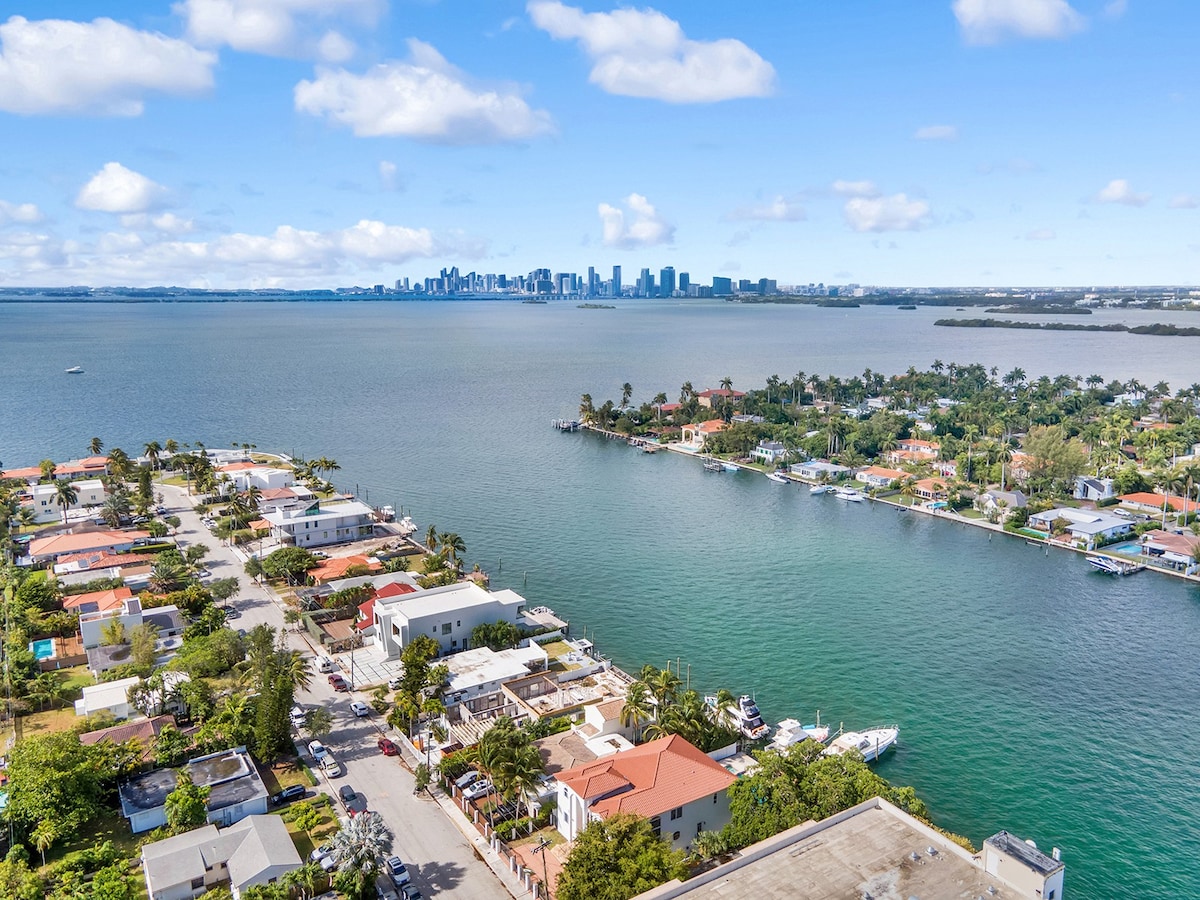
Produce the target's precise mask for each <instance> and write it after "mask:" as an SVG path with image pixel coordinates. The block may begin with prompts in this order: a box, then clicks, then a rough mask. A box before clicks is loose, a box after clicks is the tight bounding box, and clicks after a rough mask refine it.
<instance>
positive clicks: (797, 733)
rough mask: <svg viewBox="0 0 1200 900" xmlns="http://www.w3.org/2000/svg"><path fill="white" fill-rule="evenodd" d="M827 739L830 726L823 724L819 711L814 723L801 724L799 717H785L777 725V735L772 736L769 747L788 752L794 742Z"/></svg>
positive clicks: (823, 740) (780, 751)
mask: <svg viewBox="0 0 1200 900" xmlns="http://www.w3.org/2000/svg"><path fill="white" fill-rule="evenodd" d="M827 740H829V726H828V725H822V724H821V714H820V713H819V712H818V713H817V721H816V724H814V725H801V724H800V720H799V719H784V720H783V721H782V722H780V723H779V724H778V725H776V726H775V736H774V737H773V738H771V743H769V744H768V745H767V749H768V750H775V751H778V752H779V753H786V752H787V750H788V748H789V747H791V746H792V745H794V744H801V743H803V742H804V741H816V742H817V743H819V744H823V743H825V742H826V741H827Z"/></svg>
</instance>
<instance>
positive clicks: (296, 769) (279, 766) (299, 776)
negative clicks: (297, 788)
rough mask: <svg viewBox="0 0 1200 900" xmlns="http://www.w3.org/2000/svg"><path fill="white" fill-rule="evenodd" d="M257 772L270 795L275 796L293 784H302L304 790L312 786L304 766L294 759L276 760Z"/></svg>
mask: <svg viewBox="0 0 1200 900" xmlns="http://www.w3.org/2000/svg"><path fill="white" fill-rule="evenodd" d="M258 771H259V774H260V775H262V780H263V785H264V786H265V787H266V789H267V790H268V791H269V792H270V793H272V794H277V793H279V792H280V791H281V790H283V789H284V788H285V787H291V786H292V785H293V784H302V785H304V786H305V787H306V788H311V787H312V786H313V785H312V782H311V781H310V780H309V778H308V775H307V774H306V772H305V768H304V764H303V763H301V762H300V760H299V759H296V758H293V759H283V760H276V761H275V762H274V763H272V764H271V766H270V768H267V767H260V768H259V770H258Z"/></svg>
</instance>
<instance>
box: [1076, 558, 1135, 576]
mask: <svg viewBox="0 0 1200 900" xmlns="http://www.w3.org/2000/svg"><path fill="white" fill-rule="evenodd" d="M1087 561H1088V564H1089V565H1091V567H1092V568H1093V569H1095V570H1096V571H1097V572H1103V573H1104V574H1105V575H1132V574H1133V573H1134V572H1140V571H1142V570H1143V569H1144V568H1146V564H1145V563H1142V562H1134V561H1133V560H1129V559H1119V558H1117V557H1115V556H1106V555H1105V554H1103V553H1094V554H1089V555H1088V558H1087Z"/></svg>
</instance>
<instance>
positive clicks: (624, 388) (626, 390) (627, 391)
mask: <svg viewBox="0 0 1200 900" xmlns="http://www.w3.org/2000/svg"><path fill="white" fill-rule="evenodd" d="M632 396H633V385H631V384H630V383H629V382H628V381H627V382H625V383H624V384H623V385H621V405H622V406H628V405H629V398H630V397H632Z"/></svg>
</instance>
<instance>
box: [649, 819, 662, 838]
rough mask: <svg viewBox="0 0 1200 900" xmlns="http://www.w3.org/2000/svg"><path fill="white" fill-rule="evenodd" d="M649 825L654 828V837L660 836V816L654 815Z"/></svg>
mask: <svg viewBox="0 0 1200 900" xmlns="http://www.w3.org/2000/svg"><path fill="white" fill-rule="evenodd" d="M650 827H651V828H652V829H653V830H654V836H655V837H661V836H662V817H661V816H655V817H654V818H653V819H651V820H650Z"/></svg>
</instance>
